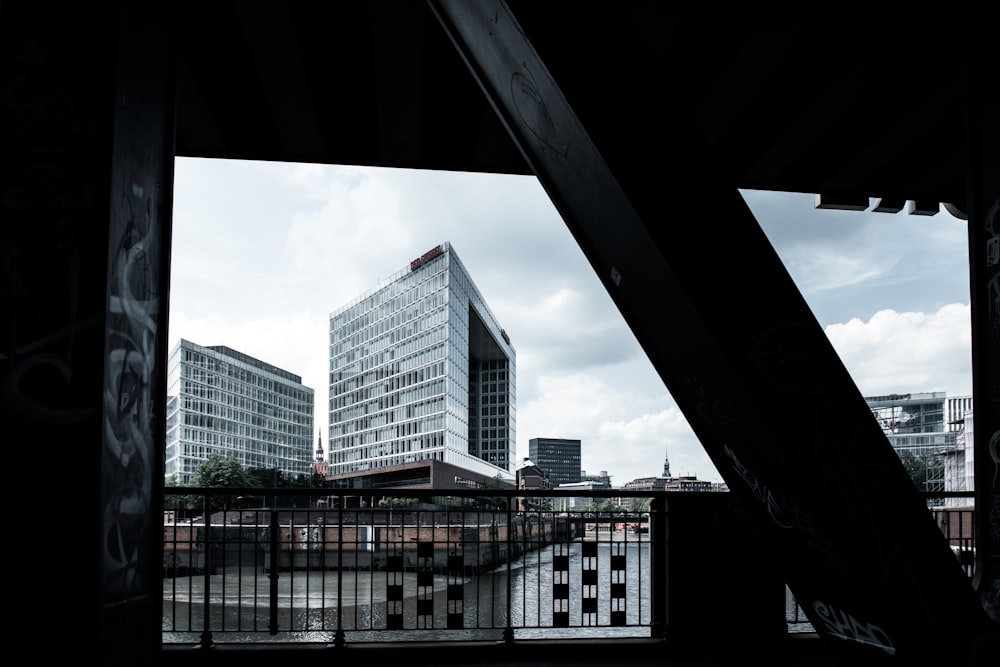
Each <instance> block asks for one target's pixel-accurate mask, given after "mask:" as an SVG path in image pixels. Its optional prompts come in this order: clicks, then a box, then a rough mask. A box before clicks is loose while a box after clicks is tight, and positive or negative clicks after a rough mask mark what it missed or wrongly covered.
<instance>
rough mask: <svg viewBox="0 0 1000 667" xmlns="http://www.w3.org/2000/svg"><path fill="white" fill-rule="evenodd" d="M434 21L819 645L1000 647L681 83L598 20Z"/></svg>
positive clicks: (896, 660)
mask: <svg viewBox="0 0 1000 667" xmlns="http://www.w3.org/2000/svg"><path fill="white" fill-rule="evenodd" d="M429 4H430V6H431V8H432V10H433V11H434V12H435V14H436V15H437V16H438V18H439V20H440V22H441V24H442V26H443V27H444V29H445V31H446V32H447V33H448V35H449V36H450V38H451V39H452V41H453V43H454V44H455V46H456V48H457V49H458V51H459V52H460V54H461V55H462V57H463V58H464V59H465V61H466V63H467V65H468V66H469V68H470V70H471V71H472V73H473V74H474V76H475V77H476V78H477V80H478V81H479V84H480V86H481V87H482V89H483V91H484V93H485V94H486V96H487V98H488V99H489V100H490V102H491V103H492V105H493V106H494V108H495V110H496V111H497V114H498V115H499V117H500V118H501V119H502V121H503V122H504V124H505V125H506V127H507V129H508V131H509V132H510V134H511V136H512V137H513V139H514V141H515V142H516V143H517V145H518V146H519V148H520V150H521V151H522V152H523V154H524V156H525V158H526V159H527V161H528V163H529V164H530V165H531V167H532V168H533V169H534V171H535V173H536V175H537V176H538V178H539V180H540V182H541V184H542V186H543V187H544V188H545V189H546V191H547V192H548V194H549V196H550V197H551V199H552V201H553V203H554V204H555V206H556V207H557V209H558V210H559V211H560V213H561V215H562V217H563V218H564V220H565V222H566V224H567V225H568V227H569V229H570V231H571V232H572V234H573V235H574V237H575V238H576V240H577V242H578V243H579V244H580V247H581V249H582V250H583V252H584V253H585V254H586V256H587V258H588V259H589V261H590V263H591V265H592V266H593V268H594V270H595V271H596V272H597V274H598V276H599V277H600V279H601V281H602V282H603V283H604V285H605V287H606V288H607V289H608V292H609V293H610V295H611V297H612V299H613V300H614V302H615V303H616V304H617V306H618V308H619V310H620V311H621V313H622V315H623V317H624V318H625V320H626V322H627V323H628V324H629V326H630V327H631V329H632V331H633V332H634V333H635V335H636V337H637V339H638V340H639V342H640V344H641V345H642V346H643V348H644V350H645V351H646V353H647V354H648V356H649V358H650V360H651V362H652V363H653V365H654V367H655V368H656V370H657V371H658V373H659V374H660V377H661V378H662V379H663V381H664V383H665V384H666V386H667V388H668V389H669V390H670V392H671V394H672V396H673V397H674V399H675V401H676V402H677V404H678V406H679V407H680V409H681V410H682V411H683V412H684V414H685V416H686V417H687V419H688V421H689V423H690V424H691V426H692V428H693V430H694V431H695V433H696V434H697V435H698V437H699V438H700V440H701V442H702V444H703V446H704V447H705V449H706V452H707V453H708V455H709V456H710V457H711V458H712V460H713V461H714V463H715V465H716V467H717V468H718V470H719V472H720V473H721V474H722V475H723V477H724V478H725V480H726V482H727V483H728V485H729V487H730V489H731V491H732V492H733V493H734V494H736V495H737V496H738V500H739V501H740V504H741V506H742V507H743V508H744V510H745V511H746V512H747V513H748V514H749V515H750V516H751V517H752V520H753V523H754V525H755V526H756V527H757V528H758V529H759V532H760V533H761V535H762V537H763V538H764V540H765V542H766V543H767V544H768V545H769V547H770V548H771V551H772V554H773V557H774V558H775V559H776V560H777V562H778V563H779V566H780V568H781V570H782V572H783V574H784V576H785V578H786V581H787V582H788V585H789V587H790V588H791V589H792V591H793V593H794V594H795V596H796V599H797V601H798V602H799V603H800V604H801V605H802V607H803V609H804V610H805V612H806V614H807V615H808V617H809V619H810V621H811V622H812V623H813V625H814V626H815V628H816V630H817V632H819V634H821V635H822V636H823V637H825V638H827V639H828V640H829V644H830V645H831V647H832V648H833V650H834V651H835V653H836V654H837V655H838V656H839V657H842V658H843V659H844V660H845V661H852V662H853V661H857V660H863V661H864V662H863V663H862V664H880V663H885V664H889V663H892V664H900V663H902V664H909V663H911V662H912V663H913V664H916V663H918V662H919V663H920V664H924V661H926V664H936V665H968V664H977V661H978V660H980V659H981V657H982V652H983V649H982V647H983V644H984V638H991V637H992V636H993V633H994V631H995V628H994V627H993V626H992V624H991V623H990V621H989V619H988V618H987V616H986V614H985V613H984V611H983V608H982V605H981V603H980V602H979V600H978V599H977V598H976V596H975V594H974V592H973V590H972V588H971V586H970V584H969V581H968V578H967V577H966V576H965V574H964V573H963V572H962V570H961V568H960V567H959V564H958V562H957V560H956V559H955V557H954V555H953V554H952V552H951V550H950V549H949V547H948V545H947V544H946V542H945V540H944V538H943V536H942V534H941V532H940V530H938V528H937V526H936V525H935V524H934V523H933V521H932V520H931V517H930V514H929V513H928V511H927V508H926V506H925V505H924V501H923V499H922V498H921V497H920V495H919V494H918V492H917V490H916V488H915V487H914V485H913V483H912V482H911V481H910V479H909V477H908V475H907V474H906V472H905V470H904V469H903V467H902V464H901V463H900V461H899V459H898V457H897V456H896V455H895V453H894V452H893V450H892V448H891V446H890V444H889V442H888V440H887V439H886V437H885V436H884V434H883V433H882V431H881V430H880V428H879V426H878V424H877V423H876V421H875V420H874V419H873V418H872V415H871V412H870V410H869V409H868V407H867V404H866V403H865V401H864V398H863V397H862V396H861V394H860V392H859V391H858V389H857V388H856V387H855V385H854V383H853V380H852V379H851V377H850V376H849V374H848V373H847V371H846V369H845V368H844V366H843V364H842V363H841V361H840V359H839V358H838V356H837V354H836V353H835V351H834V350H833V349H832V346H831V345H830V343H829V341H828V339H827V338H826V335H825V334H824V332H823V330H822V328H821V327H820V326H819V324H818V322H817V321H816V320H815V317H814V316H813V315H812V313H811V311H810V310H809V308H808V306H807V305H806V303H805V301H804V300H803V298H802V296H801V294H800V293H799V291H798V289H797V288H796V287H795V285H794V283H793V282H792V280H791V278H790V277H789V276H788V274H787V272H786V271H785V270H784V267H783V266H782V264H781V262H780V260H779V258H778V257H777V255H776V254H775V253H774V251H773V249H772V248H771V246H770V243H769V242H768V241H767V238H766V237H765V236H764V234H763V233H762V231H761V230H760V227H759V226H758V225H757V223H756V220H755V219H754V217H753V215H752V213H751V212H750V210H749V209H748V207H747V206H746V205H745V203H744V201H743V199H742V198H741V196H740V195H739V192H738V191H737V189H736V187H735V185H734V183H733V182H732V181H731V179H729V178H727V176H726V174H725V165H722V164H718V163H717V162H716V161H715V160H714V159H713V155H712V152H711V150H710V148H709V146H708V144H707V142H706V141H704V139H703V137H702V135H701V134H700V132H699V131H698V128H697V125H696V123H695V122H694V117H693V111H692V110H690V109H687V108H686V107H685V105H684V90H683V81H679V80H678V81H673V80H664V79H663V76H662V71H661V70H659V69H657V68H656V67H655V66H654V63H652V62H651V59H650V58H647V57H645V56H644V54H643V52H642V50H641V46H640V44H639V41H640V40H638V39H637V40H636V44H635V47H634V48H632V47H630V46H628V41H627V40H624V41H622V40H619V41H615V42H614V44H615V48H613V49H612V48H603V47H602V45H604V44H609V43H611V41H610V40H604V39H602V38H603V37H604V36H605V34H610V33H611V31H612V30H615V31H620V30H624V29H626V28H627V26H623V25H610V24H606V23H605V21H608V20H611V18H610V17H608V16H604V15H602V14H601V12H600V6H599V5H586V4H585V5H580V4H572V5H567V13H566V16H565V19H566V21H565V25H561V26H556V27H557V28H561V29H560V30H553V29H552V27H553V26H551V25H550V26H548V28H546V27H545V26H544V25H541V24H540V23H539V22H538V20H539V19H538V17H536V16H534V15H533V14H532V12H531V6H530V3H525V4H523V5H521V4H516V3H514V2H512V3H511V5H512V6H516V7H517V8H518V11H517V13H516V14H515V12H513V11H511V8H510V6H508V4H507V3H504V2H501V1H498V0H482V1H478V2H469V1H467V0H429ZM616 14H617V13H616ZM623 43H624V44H625V46H623ZM697 74H698V73H697V71H696V70H692V71H690V72H688V73H687V76H689V77H696V76H697ZM662 96H666V97H667V99H668V102H666V103H663V102H660V101H659V99H660V98H661V97H662ZM671 96H672V97H671Z"/></svg>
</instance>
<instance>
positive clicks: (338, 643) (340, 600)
mask: <svg viewBox="0 0 1000 667" xmlns="http://www.w3.org/2000/svg"><path fill="white" fill-rule="evenodd" d="M357 530H358V529H357V522H355V526H354V534H355V536H356V535H357ZM357 550H358V545H357V537H355V544H354V553H355V556H354V558H355V567H356V568H357V558H358V556H357ZM357 569H360V568H357ZM346 645H347V640H346V638H345V637H344V496H343V495H341V496H340V498H339V499H338V500H337V631H336V633H334V637H333V646H334V648H344V646H346Z"/></svg>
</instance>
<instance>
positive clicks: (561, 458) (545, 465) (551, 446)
mask: <svg viewBox="0 0 1000 667" xmlns="http://www.w3.org/2000/svg"><path fill="white" fill-rule="evenodd" d="M580 447H581V442H580V441H579V440H571V439H568V438H532V439H531V440H529V441H528V458H529V459H531V462H532V463H534V464H535V465H536V466H538V467H539V468H541V469H542V470H543V471H544V472H545V474H546V475H548V476H549V482H550V483H551V484H552V488H553V489H555V488H558V487H559V485H560V484H576V483H577V482H581V481H583V478H582V476H581V475H582V473H581V470H582V468H581V462H580Z"/></svg>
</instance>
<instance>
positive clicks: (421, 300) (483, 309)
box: [327, 243, 516, 484]
mask: <svg viewBox="0 0 1000 667" xmlns="http://www.w3.org/2000/svg"><path fill="white" fill-rule="evenodd" d="M329 414H330V420H329V430H328V435H327V443H328V456H329V462H330V468H329V472H330V475H331V476H334V477H336V476H342V477H343V476H348V477H349V476H351V475H362V474H364V475H369V476H370V475H371V474H372V472H373V471H378V470H380V469H384V470H389V469H394V468H398V467H400V466H406V465H411V464H416V463H419V462H426V461H440V462H443V463H447V464H451V465H454V466H457V467H459V468H462V469H463V470H468V471H471V472H475V473H477V474H478V475H481V476H485V477H488V478H500V479H502V480H504V481H507V482H511V481H512V480H513V479H514V464H515V461H516V459H515V456H514V449H515V421H516V416H515V352H514V348H513V346H512V345H511V343H510V339H509V337H508V336H507V333H506V332H505V331H504V330H503V328H501V326H500V324H499V322H498V321H497V319H496V317H494V315H493V313H492V312H490V310H489V308H488V307H487V305H486V302H485V300H484V299H483V297H482V295H481V294H480V293H479V290H478V289H477V288H476V285H475V284H474V283H473V282H472V279H471V278H470V277H469V274H468V272H467V271H466V269H465V267H464V266H463V265H462V262H461V261H460V260H459V258H458V255H457V254H456V253H455V251H454V250H453V249H452V248H451V246H450V244H448V243H444V244H442V245H438V246H435V247H434V248H432V249H430V250H429V251H427V252H426V253H424V254H423V255H421V256H420V257H418V258H416V259H414V260H413V261H412V262H410V263H409V264H408V265H407V266H405V267H403V268H402V269H400V270H399V271H397V272H396V273H395V274H393V275H392V276H390V277H389V278H388V279H386V280H385V281H383V282H382V283H381V284H380V285H378V286H376V287H375V288H373V289H371V290H370V291H368V292H366V293H365V294H362V295H360V296H358V297H357V298H355V299H354V300H353V301H351V302H350V303H348V304H346V305H344V306H343V307H341V308H339V309H338V310H336V311H334V312H333V313H332V314H331V315H330V413H329ZM344 484H347V482H346V481H345V482H344Z"/></svg>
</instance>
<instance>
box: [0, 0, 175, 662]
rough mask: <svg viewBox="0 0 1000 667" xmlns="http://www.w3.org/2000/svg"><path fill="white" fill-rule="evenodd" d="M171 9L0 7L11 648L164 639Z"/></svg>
mask: <svg viewBox="0 0 1000 667" xmlns="http://www.w3.org/2000/svg"><path fill="white" fill-rule="evenodd" d="M171 13H172V10H171V9H170V8H169V6H168V5H167V4H166V3H162V4H161V3H123V4H122V6H120V7H119V6H118V4H117V3H98V4H93V3H82V4H81V3H70V4H61V5H57V6H53V5H51V4H49V3H32V2H25V1H15V2H5V3H4V4H3V12H2V20H0V67H2V70H0V114H2V116H0V118H2V121H0V133H2V139H0V146H2V149H0V163H2V165H3V172H2V173H3V176H2V180H0V217H2V225H0V271H2V276H3V288H2V290H0V293H2V295H3V296H0V314H2V316H0V321H2V322H3V327H2V332H0V362H2V363H0V401H2V402H0V418H2V422H0V429H2V433H3V435H2V440H3V442H4V444H5V445H6V447H5V451H6V452H8V454H9V456H8V467H7V474H8V479H9V480H10V486H9V487H8V488H9V489H11V491H12V494H11V497H10V498H9V499H8V502H9V509H10V510H11V511H12V512H13V513H14V516H13V517H12V518H13V519H14V522H13V523H14V525H15V526H18V527H17V528H16V529H15V531H14V535H15V536H16V538H15V540H14V542H13V544H19V545H21V547H20V548H18V549H17V550H16V554H17V555H16V557H15V563H16V565H15V566H14V567H15V568H16V570H17V576H16V577H14V578H15V579H16V580H17V581H18V582H19V586H20V588H19V590H18V597H17V598H16V602H15V605H14V606H13V607H12V610H13V611H15V613H16V614H17V615H18V618H19V619H23V623H19V624H18V627H17V641H18V643H19V644H22V645H25V644H27V645H38V646H46V645H47V644H51V642H53V641H59V638H60V637H64V636H66V635H67V634H71V635H72V636H75V637H81V636H83V637H87V636H89V637H93V638H94V644H95V645H96V644H98V643H99V650H98V651H97V655H92V656H91V657H95V658H97V659H98V662H99V664H102V665H126V664H128V665H134V664H153V663H154V662H156V661H157V660H158V651H159V642H160V629H159V616H160V586H161V579H160V557H159V549H160V540H161V539H162V531H161V529H160V515H161V512H160V508H161V507H162V442H163V424H162V415H163V411H164V410H163V408H164V398H163V394H164V391H163V386H164V382H165V380H164V377H165V374H164V370H163V367H164V364H165V359H166V334H167V330H166V324H167V278H168V271H169V260H168V258H169V241H168V239H169V222H170V207H171V202H170V196H171V191H172V164H173V144H172V142H173V139H172V136H173V129H172V128H173V118H172V115H171V109H172V92H171V87H172V73H171V69H172V63H173V59H172V57H171V56H172V54H171V49H172V42H173V39H172V36H171V30H172V28H171V25H172V23H171V17H170V14H171ZM95 573H96V576H95ZM24 631H26V632H24ZM98 639H99V642H98ZM85 646H87V645H85ZM87 648H89V646H87Z"/></svg>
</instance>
